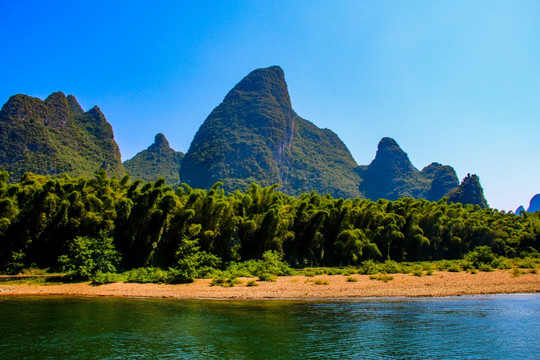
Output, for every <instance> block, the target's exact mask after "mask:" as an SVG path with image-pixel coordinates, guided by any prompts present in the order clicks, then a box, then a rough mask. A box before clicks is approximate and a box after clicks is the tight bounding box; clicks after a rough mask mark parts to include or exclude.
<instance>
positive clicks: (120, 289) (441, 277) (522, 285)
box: [0, 270, 540, 299]
mask: <svg viewBox="0 0 540 360" xmlns="http://www.w3.org/2000/svg"><path fill="white" fill-rule="evenodd" d="M392 276H393V277H394V278H393V280H390V281H388V282H384V281H380V280H372V279H370V278H369V276H367V275H353V276H352V277H354V278H356V279H357V281H356V282H350V281H347V276H343V275H332V276H330V275H319V276H315V277H305V276H284V277H279V278H278V279H277V281H276V282H257V283H258V286H247V282H248V281H249V280H251V279H248V278H241V279H240V280H241V281H242V283H241V284H238V285H236V286H234V287H221V286H211V285H210V280H207V279H203V280H197V281H195V282H194V283H192V284H182V285H163V284H129V283H114V284H108V285H100V286H92V285H90V284H88V283H78V284H63V285H26V284H23V285H20V284H0V296H13V295H25V296H34V295H64V296H116V297H153V298H176V299H330V298H357V297H387V296H409V297H416V296H453V295H478V294H497V293H534V292H540V274H530V273H528V274H523V275H520V276H517V277H514V276H512V273H511V271H503V270H498V271H494V272H479V273H478V274H469V273H466V272H460V273H451V272H435V273H433V275H431V276H422V277H418V276H412V275H410V274H393V275H392ZM317 280H319V281H317ZM317 283H319V284H317ZM320 283H323V284H320ZM326 283H327V284H326Z"/></svg>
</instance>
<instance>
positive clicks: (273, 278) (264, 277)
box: [259, 273, 277, 281]
mask: <svg viewBox="0 0 540 360" xmlns="http://www.w3.org/2000/svg"><path fill="white" fill-rule="evenodd" d="M276 278H277V276H276V275H274V274H270V273H261V274H259V280H260V281H276Z"/></svg>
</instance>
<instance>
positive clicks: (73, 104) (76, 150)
mask: <svg viewBox="0 0 540 360" xmlns="http://www.w3.org/2000/svg"><path fill="white" fill-rule="evenodd" d="M0 147H1V149H2V151H0V167H2V168H3V169H5V170H7V171H9V172H10V173H11V176H12V177H13V178H20V177H21V176H22V175H23V174H24V173H25V172H27V171H31V172H35V173H38V174H46V175H58V174H62V173H68V174H70V175H74V176H79V175H92V174H93V173H94V172H95V171H96V170H97V169H99V168H100V167H105V168H107V170H108V171H109V172H110V173H111V174H113V175H123V174H124V173H125V172H124V168H123V165H122V163H121V160H120V149H119V148H118V145H117V144H116V141H115V140H114V133H113V129H112V126H111V125H110V124H109V123H108V122H107V119H106V118H105V116H104V115H103V113H102V112H101V110H100V109H99V107H97V106H94V107H93V108H91V109H90V110H88V111H86V112H84V111H83V109H82V107H81V106H80V104H79V103H78V102H77V99H76V98H75V97H74V96H73V95H69V96H68V97H66V96H65V95H64V93H62V92H54V93H52V94H51V95H49V96H48V97H47V98H46V99H45V100H41V99H39V98H35V97H31V96H27V95H23V94H17V95H14V96H12V97H10V98H9V99H8V101H7V102H6V103H5V104H4V106H2V109H1V110H0Z"/></svg>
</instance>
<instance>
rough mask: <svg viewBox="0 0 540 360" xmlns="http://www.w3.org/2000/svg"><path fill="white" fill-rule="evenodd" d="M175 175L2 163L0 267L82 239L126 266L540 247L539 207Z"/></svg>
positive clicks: (351, 259) (306, 262)
mask: <svg viewBox="0 0 540 360" xmlns="http://www.w3.org/2000/svg"><path fill="white" fill-rule="evenodd" d="M164 182H165V181H164V179H159V180H157V181H156V182H146V183H145V182H143V181H141V180H136V181H131V180H130V177H129V176H124V177H123V178H122V179H121V180H118V179H117V178H115V177H112V178H109V177H108V176H107V173H106V172H105V171H104V170H101V171H100V172H98V173H97V175H96V176H95V177H92V178H84V177H79V178H72V177H69V176H64V177H62V178H50V177H47V176H42V175H35V174H31V173H27V174H25V175H24V176H23V178H22V179H21V181H20V182H18V183H10V182H9V179H8V174H7V173H6V172H0V249H1V253H0V268H2V269H13V268H17V267H27V266H30V265H36V266H39V267H58V266H59V263H58V259H59V257H61V256H62V255H65V254H66V253H67V252H68V251H69V249H70V247H71V246H72V244H73V241H74V239H76V238H79V237H88V238H92V239H97V240H96V241H98V242H99V241H104V242H105V241H112V242H111V243H110V244H109V245H110V246H112V248H113V249H115V250H117V251H118V252H119V255H120V256H121V258H122V262H121V264H122V265H121V266H122V267H123V268H124V269H129V268H135V267H141V266H159V267H163V268H167V267H169V266H174V264H177V263H178V261H182V259H185V258H189V259H191V258H192V257H190V256H195V255H193V254H203V255H205V256H206V255H211V256H213V257H215V258H214V259H218V260H219V262H215V263H214V264H227V263H228V262H230V261H239V260H248V259H258V258H261V257H262V255H263V253H265V251H267V250H274V251H276V252H277V253H278V254H281V255H282V256H283V257H284V259H285V260H286V261H287V262H289V263H290V264H291V265H292V266H295V267H303V266H314V265H332V266H334V265H349V264H358V263H359V262H361V261H363V260H367V259H374V260H381V261H383V260H387V259H391V260H396V261H402V260H432V259H456V258H461V257H462V256H463V255H464V254H466V253H467V252H468V251H470V250H472V249H474V248H475V247H477V246H489V247H490V248H491V249H492V251H493V252H494V253H496V254H499V255H504V256H507V257H515V256H518V255H520V254H527V253H531V252H532V253H534V252H535V251H538V250H539V245H540V213H538V212H537V213H534V214H524V215H523V216H517V215H514V214H513V213H504V212H498V211H495V210H492V209H482V208H481V207H480V206H472V205H466V206H463V205H462V204H459V203H458V204H454V203H453V204H448V203H447V202H446V200H445V199H443V200H440V201H438V202H429V201H427V200H422V199H418V200H416V199H413V198H401V199H399V200H396V201H388V200H379V201H376V202H374V201H370V200H362V199H360V198H354V199H348V200H344V199H335V198H333V197H332V196H330V195H324V196H322V195H319V194H317V193H316V192H311V193H306V194H302V195H300V196H299V197H298V198H295V197H291V196H288V195H285V194H283V193H281V192H278V191H276V190H277V187H278V186H277V185H273V186H270V187H260V186H258V185H256V184H252V185H251V186H250V188H249V189H248V190H247V191H245V192H240V191H236V192H234V193H228V194H227V193H225V191H224V190H223V189H221V184H220V183H217V184H215V185H214V186H212V187H211V189H209V190H201V189H193V188H191V187H189V186H187V185H184V186H182V187H179V188H177V189H173V188H171V187H168V186H165V185H164ZM100 239H101V240H100ZM107 239H110V240H107ZM111 239H112V240H111ZM107 246H108V245H107ZM197 256H198V255H197Z"/></svg>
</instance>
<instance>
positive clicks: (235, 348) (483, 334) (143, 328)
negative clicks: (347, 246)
mask: <svg viewBox="0 0 540 360" xmlns="http://www.w3.org/2000/svg"><path fill="white" fill-rule="evenodd" d="M0 338H1V339H2V341H1V342H0V358H2V359H19V358H21V359H24V358H32V359H37V358H39V359H126V358H129V359H135V358H141V359H150V358H155V359H157V358H159V359H167V358H170V359H366V358H373V359H380V358H400V359H418V358H432V359H433V358H440V359H442V358H444V359H453V358H455V359H464V358H467V359H509V358H517V359H534V358H536V359H538V358H539V354H540V294H527V295H490V296H461V297H446V298H419V299H405V298H403V299H395V298H387V299H363V300H351V301H276V300H271V301H252V300H249V301H213V300H204V301H203V300H167V299H119V298H73V297H71V298H70V297H52V298H51V297H13V298H2V297H0Z"/></svg>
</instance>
